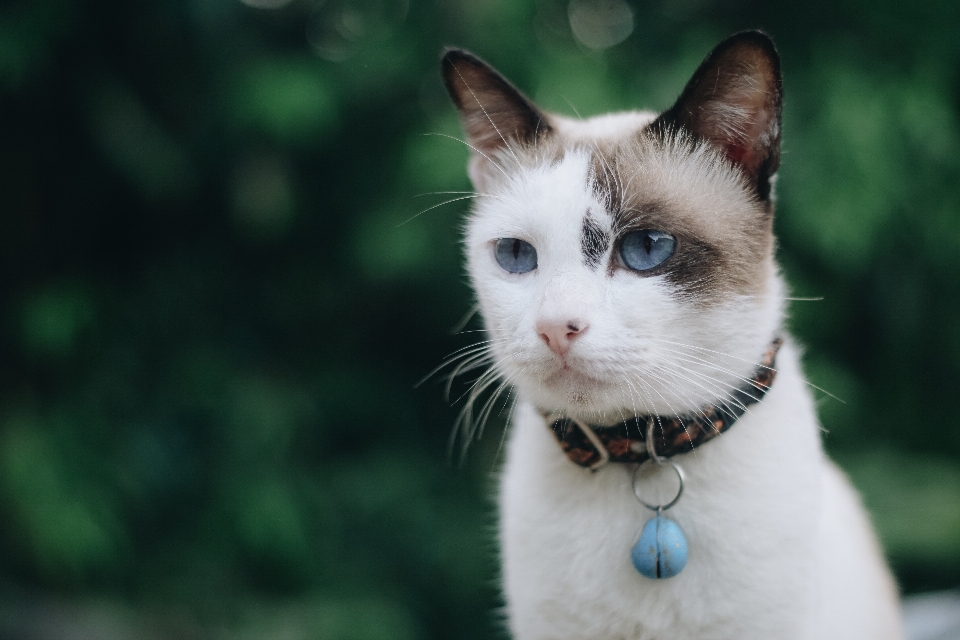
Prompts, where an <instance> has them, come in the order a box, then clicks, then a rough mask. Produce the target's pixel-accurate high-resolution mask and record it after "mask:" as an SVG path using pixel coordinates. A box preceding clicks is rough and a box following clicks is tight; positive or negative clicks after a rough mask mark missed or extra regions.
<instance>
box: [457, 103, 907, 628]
mask: <svg viewBox="0 0 960 640" xmlns="http://www.w3.org/2000/svg"><path fill="white" fill-rule="evenodd" d="M647 121H649V116H648V115H647V114H628V115H626V116H624V115H617V116H608V117H605V118H602V119H594V120H592V121H588V122H587V123H584V124H581V123H575V122H572V121H562V122H560V123H559V124H557V126H558V128H559V129H560V130H561V132H562V133H563V134H564V135H565V136H567V137H568V138H569V139H573V140H576V139H577V138H578V137H579V138H581V139H583V140H587V139H591V138H592V139H597V138H604V137H612V136H622V135H624V132H626V131H629V130H630V129H631V128H634V129H635V128H636V127H637V126H638V124H642V123H644V122H647ZM571 149H573V150H571V151H568V152H567V153H565V154H564V156H563V159H562V160H561V161H559V162H555V163H551V162H548V161H544V162H539V163H537V162H534V163H533V164H532V165H528V166H520V165H519V164H517V163H516V161H515V159H512V158H510V157H509V155H510V154H501V155H500V156H498V157H496V158H493V161H496V162H497V163H498V164H499V165H500V167H501V168H502V169H504V170H503V171H500V169H497V168H496V167H492V166H487V167H486V168H485V169H484V178H483V180H482V181H478V182H481V184H482V188H483V189H484V190H485V193H486V195H488V196H489V197H486V198H482V199H481V202H480V203H479V205H478V206H477V209H476V210H475V211H474V213H473V215H472V216H471V218H470V221H469V223H468V226H467V234H466V252H467V256H468V265H469V272H470V276H471V279H472V282H473V284H474V287H475V289H476V293H477V296H478V299H479V302H480V306H481V309H482V313H483V317H484V319H485V322H486V327H487V330H488V332H489V334H490V335H489V337H490V339H491V341H492V342H491V352H492V361H493V362H494V364H495V366H496V368H497V370H498V371H499V372H500V373H501V374H502V376H503V377H504V378H505V379H507V380H509V381H510V382H511V383H512V384H513V385H514V386H515V388H516V389H517V390H518V394H519V398H520V400H519V402H518V405H517V408H516V411H515V412H514V415H513V420H512V426H511V431H510V435H509V444H508V452H507V456H506V458H507V459H506V465H505V468H504V470H503V475H502V478H501V484H500V493H499V501H500V542H501V547H502V554H503V586H504V592H505V595H506V602H507V607H506V610H507V615H508V620H509V628H510V630H511V632H512V634H513V636H514V637H515V638H516V639H517V640H533V639H544V640H546V639H558V640H559V639H570V640H573V639H577V638H583V639H592V640H601V639H602V640H617V639H623V640H627V639H630V640H641V639H654V638H658V639H661V640H662V639H667V638H669V639H675V640H684V639H688V638H689V639H693V638H698V639H708V638H710V639H713V638H716V639H721V638H730V639H734V638H735V639H738V640H749V639H754V638H756V639H784V640H786V639H809V640H813V639H818V640H822V639H829V638H836V639H838V640H839V639H843V640H858V639H862V640H868V639H869V640H882V639H888V638H889V639H891V640H892V639H896V638H902V637H903V634H902V630H901V623H900V619H899V611H898V605H897V600H896V589H895V587H894V585H893V581H892V579H891V577H890V575H889V573H888V571H887V569H886V568H885V566H884V563H883V559H882V557H881V553H880V551H879V545H878V544H877V542H876V539H875V537H874V534H873V532H872V530H871V527H870V526H869V523H868V521H867V518H866V515H865V514H864V512H863V510H862V508H861V507H860V505H859V501H858V499H857V496H856V494H855V493H854V492H853V490H852V489H851V488H850V486H849V484H848V483H847V482H846V480H845V479H844V477H843V476H842V474H840V472H839V471H838V470H837V469H836V468H835V467H834V466H833V465H832V463H830V462H829V460H827V459H826V458H825V456H824V454H823V452H822V450H821V445H820V437H819V427H818V423H817V418H816V415H815V412H814V408H813V403H812V401H811V398H810V395H809V393H808V391H807V389H806V388H805V383H804V380H803V375H802V373H801V371H800V368H799V362H798V360H799V358H798V353H797V349H796V347H795V346H794V345H793V344H792V343H791V342H790V341H789V340H787V342H786V344H785V345H784V347H783V348H782V349H781V351H780V353H779V355H778V358H777V369H778V372H779V373H778V375H777V378H776V381H775V383H774V384H773V387H772V389H771V391H770V392H769V393H768V394H767V395H766V397H765V398H764V399H763V401H762V402H760V403H759V404H756V405H754V406H752V407H751V408H750V410H749V411H748V412H747V414H746V415H744V416H743V417H742V418H741V419H740V420H739V421H738V422H737V423H736V424H735V425H734V426H733V428H732V429H731V430H730V431H728V432H727V433H725V434H724V435H723V436H721V437H719V438H716V439H714V440H712V441H710V442H708V443H706V444H705V445H704V446H702V447H701V448H698V449H697V450H696V452H695V453H692V454H687V455H684V456H681V457H680V458H678V459H677V461H678V462H679V463H680V464H682V466H683V468H684V471H685V472H686V475H687V484H686V487H687V489H686V492H685V493H684V495H683V497H682V499H681V500H680V502H679V503H678V504H677V506H676V507H674V508H673V509H672V510H671V511H670V512H669V515H670V517H671V518H673V519H674V520H676V521H677V522H678V523H679V524H680V526H681V527H682V528H683V530H684V531H685V533H686V536H687V538H688V541H689V547H690V556H689V562H688V564H687V566H686V568H685V569H684V570H683V571H682V572H681V573H680V574H679V575H678V576H676V577H674V578H670V579H666V580H650V579H647V578H644V577H643V576H641V575H640V574H639V573H637V571H636V570H635V569H634V568H633V566H632V565H631V563H630V559H629V553H630V548H631V547H632V545H633V544H634V542H635V540H636V538H637V536H638V534H639V532H640V529H641V528H642V526H643V524H644V522H645V521H646V520H647V519H648V518H649V517H650V516H651V513H650V512H648V511H646V510H645V509H644V508H643V507H641V506H640V505H639V504H638V503H637V501H636V500H635V499H634V497H633V495H632V493H631V484H630V472H631V469H628V468H626V467H624V466H622V465H617V464H611V465H608V466H606V467H604V468H603V469H601V470H600V471H599V472H597V473H595V474H592V473H590V472H589V471H587V470H585V469H583V468H580V467H578V466H576V465H574V464H573V463H571V462H570V461H569V460H568V459H567V458H566V457H565V456H564V454H563V453H562V451H561V450H560V448H559V446H558V445H557V443H556V441H555V440H554V438H553V436H552V435H551V434H550V432H549V431H548V428H547V426H546V424H545V421H544V418H543V417H541V414H540V412H539V411H538V410H542V411H553V410H563V411H565V412H567V413H568V414H570V415H574V416H579V417H581V418H584V419H586V420H588V421H591V422H594V423H601V424H604V423H605V424H611V423H614V422H616V421H619V420H622V419H624V418H625V417H628V416H630V415H634V414H645V413H650V412H658V413H663V414H669V415H673V414H675V413H682V412H686V411H691V410H695V409H696V407H698V406H702V405H703V404H705V403H707V402H710V401H715V400H716V399H717V398H722V397H723V396H724V394H725V393H727V392H728V391H729V389H731V388H732V387H734V386H736V385H738V384H739V381H740V379H741V378H742V377H743V376H747V375H749V374H751V373H752V372H753V370H754V368H755V366H756V365H755V364H754V363H756V362H757V361H758V360H759V358H760V356H761V354H762V353H763V351H764V350H765V349H766V347H767V345H768V344H769V343H770V341H771V340H772V338H773V337H774V336H775V335H777V334H778V332H780V331H781V325H782V320H783V291H784V287H783V284H782V282H781V280H780V278H779V276H778V275H777V273H776V269H775V267H774V266H773V264H772V262H771V263H770V265H769V269H767V270H766V272H765V273H764V276H763V282H762V284H761V286H759V287H758V288H757V291H758V293H756V294H755V295H733V294H731V295H729V296H726V297H724V298H723V299H722V300H721V301H719V302H717V301H714V302H710V303H706V302H704V301H703V300H701V299H697V298H693V299H690V298H683V297H682V296H677V295H676V292H675V291H674V289H673V287H672V285H671V284H670V283H669V282H668V281H667V280H666V278H665V277H664V276H653V277H642V276H638V275H637V274H635V273H631V272H630V271H628V270H626V269H617V270H613V271H612V272H611V271H610V270H607V269H605V268H604V267H602V266H601V267H600V268H591V267H588V266H587V265H585V264H584V261H583V256H582V254H581V250H580V233H581V226H582V221H583V216H584V213H585V212H586V211H587V210H591V211H594V212H598V215H596V216H594V217H595V220H596V221H597V222H598V223H599V224H600V225H601V227H603V226H604V225H606V228H607V230H610V229H609V227H610V225H611V219H610V217H609V216H608V215H605V214H603V211H604V203H603V202H600V201H598V199H597V197H596V195H595V194H594V193H593V191H592V190H591V188H590V187H589V181H588V179H589V177H590V176H589V162H588V160H589V157H588V154H587V152H586V151H583V152H578V151H576V145H574V146H573V147H571ZM698 149H699V150H698ZM698 149H694V150H693V151H691V150H690V148H689V147H682V146H678V147H677V148H667V147H665V148H663V149H661V150H660V152H659V155H658V154H653V155H650V156H649V157H645V159H644V162H643V163H641V164H642V166H643V167H644V169H643V171H641V172H639V173H638V175H636V176H631V178H630V179H636V180H639V181H641V182H642V184H643V188H644V189H648V190H652V191H653V192H656V193H660V195H662V196H663V197H664V198H667V199H668V201H671V202H681V203H685V206H683V207H679V209H680V213H678V215H685V214H684V213H683V212H686V214H691V213H690V212H701V213H704V212H706V213H708V214H709V215H711V216H713V217H712V218H711V221H707V222H706V223H705V224H706V225H707V226H708V227H709V225H710V224H713V225H715V226H716V227H717V229H716V231H717V233H729V227H730V224H732V222H725V219H728V220H730V221H732V219H733V218H732V217H733V216H736V215H737V212H738V210H742V208H743V207H746V206H751V205H750V203H749V202H747V200H746V196H745V195H744V189H743V186H742V184H741V182H740V179H739V177H738V175H737V174H736V172H735V171H734V170H733V169H732V168H730V167H729V166H728V165H726V164H724V163H722V162H718V161H717V157H716V155H715V154H711V152H709V151H708V150H704V148H703V147H699V148H698ZM638 153H646V152H643V151H642V150H638ZM483 162H485V163H489V162H490V161H487V160H483ZM477 166H478V163H477V161H476V160H475V161H474V165H473V166H472V170H471V174H473V173H474V172H475V171H477V170H478V169H477ZM475 179H476V178H475ZM481 184H478V188H481ZM687 205H688V206H687ZM691 215H692V214H691ZM707 233H710V230H709V229H707ZM498 238H520V239H523V240H526V241H528V242H530V243H531V244H532V245H533V246H534V247H535V248H536V250H537V253H538V268H537V269H536V270H535V271H533V272H531V273H527V274H521V275H516V274H510V273H508V272H506V271H505V270H504V269H502V268H500V266H499V265H498V264H497V262H496V260H495V256H494V251H493V247H494V244H495V242H496V240H497V239H498ZM734 241H735V240H734ZM609 259H610V255H609V250H608V254H607V255H606V256H604V261H603V263H602V264H606V263H607V261H608V260H609ZM540 320H554V321H557V322H565V321H567V320H577V321H578V322H582V323H585V324H586V325H587V329H586V331H584V332H583V333H582V335H581V336H580V337H578V338H577V339H576V341H575V342H574V343H573V346H572V347H571V350H570V352H569V354H568V356H567V358H566V360H561V359H560V358H558V357H557V356H556V355H555V354H554V353H552V352H551V351H550V350H549V349H548V347H547V346H546V345H545V344H544V342H543V340H542V339H541V338H540V336H538V334H537V332H536V330H535V329H534V327H535V325H536V323H537V322H538V321H540Z"/></svg>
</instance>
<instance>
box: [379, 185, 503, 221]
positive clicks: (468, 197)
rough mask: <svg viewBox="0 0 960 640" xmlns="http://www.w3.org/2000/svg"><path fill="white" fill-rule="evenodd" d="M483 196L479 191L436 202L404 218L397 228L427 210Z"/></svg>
mask: <svg viewBox="0 0 960 640" xmlns="http://www.w3.org/2000/svg"><path fill="white" fill-rule="evenodd" d="M482 197H484V195H483V194H479V193H477V194H473V195H469V196H460V197H459V198H450V199H449V200H444V201H443V202H441V203H439V204H435V205H433V206H432V207H427V208H426V209H424V210H423V211H421V212H419V213H417V214H416V215H413V216H410V217H409V218H407V219H406V220H404V221H403V222H401V223H400V224H398V225H397V226H396V227H395V228H399V227H402V226H403V225H405V224H407V223H408V222H411V221H413V220H416V219H417V218H419V217H420V216H422V215H423V214H425V213H426V212H428V211H432V210H434V209H436V208H437V207H442V206H443V205H445V204H452V203H454V202H460V201H461V200H472V199H474V198H482ZM490 197H493V196H490Z"/></svg>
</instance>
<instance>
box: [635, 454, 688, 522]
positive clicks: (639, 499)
mask: <svg viewBox="0 0 960 640" xmlns="http://www.w3.org/2000/svg"><path fill="white" fill-rule="evenodd" d="M665 465H670V466H671V467H673V470H674V472H675V473H676V474H677V480H679V481H680V487H679V488H678V489H677V495H675V496H674V497H673V500H671V501H670V502H668V503H666V504H650V503H649V502H647V501H646V500H644V499H643V498H642V497H640V491H639V490H637V477H638V474H639V473H640V469H641V468H642V467H643V465H642V464H640V465H637V468H636V469H634V470H633V482H632V484H633V496H634V497H635V498H636V499H637V502H639V503H640V504H642V505H643V506H645V507H646V508H647V509H650V510H651V511H657V512H659V511H666V510H667V509H669V508H670V507H672V506H673V505H675V504H677V501H678V500H680V496H681V495H683V469H681V468H680V465H678V464H677V463H675V462H666V463H663V464H661V465H660V466H665Z"/></svg>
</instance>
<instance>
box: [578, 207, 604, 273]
mask: <svg viewBox="0 0 960 640" xmlns="http://www.w3.org/2000/svg"><path fill="white" fill-rule="evenodd" d="M608 244H609V238H608V237H607V232H606V231H604V230H603V228H602V227H601V226H600V225H599V224H598V223H597V221H596V220H594V219H593V216H591V215H590V211H587V215H586V216H585V217H584V218H583V227H582V229H581V231H580V250H581V251H582V252H583V262H584V264H586V265H587V266H588V267H596V266H597V265H598V264H600V259H601V258H602V257H603V254H604V253H606V252H607V245H608Z"/></svg>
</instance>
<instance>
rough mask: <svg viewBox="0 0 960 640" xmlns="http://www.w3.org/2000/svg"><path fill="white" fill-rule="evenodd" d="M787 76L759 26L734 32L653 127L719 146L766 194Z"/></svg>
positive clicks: (777, 152) (777, 153) (774, 168)
mask: <svg viewBox="0 0 960 640" xmlns="http://www.w3.org/2000/svg"><path fill="white" fill-rule="evenodd" d="M782 102H783V82H782V80H781V76H780V56H779V54H778V53H777V49H776V47H774V45H773V41H772V40H770V38H769V37H768V36H767V35H766V34H764V33H762V32H760V31H744V32H742V33H738V34H736V35H733V36H730V37H729V38H727V39H726V40H724V41H723V42H721V43H720V44H719V45H717V46H716V48H715V49H714V50H713V51H712V52H710V55H708V56H707V57H706V59H705V60H704V61H703V62H702V63H701V64H700V67H699V68H698V69H697V71H696V73H694V74H693V78H691V79H690V82H688V83H687V86H686V88H684V90H683V93H681V94H680V97H679V98H678V99H677V102H676V104H674V105H673V107H671V108H670V109H669V110H667V111H665V112H664V113H663V114H662V115H661V116H660V117H659V118H658V119H657V120H656V122H654V124H653V125H652V127H653V128H654V129H655V130H657V129H659V130H660V131H662V132H664V133H669V132H670V131H678V130H680V129H685V130H686V131H687V132H689V133H691V134H693V135H694V136H695V137H697V138H699V139H701V140H705V141H707V142H709V143H711V144H714V145H716V146H717V147H719V149H720V150H721V151H723V153H724V155H725V156H726V157H727V159H728V160H730V162H732V163H733V164H734V165H735V166H737V167H739V168H740V169H741V170H742V171H743V173H744V175H745V176H746V177H747V179H748V181H749V182H750V183H751V184H752V185H755V187H756V190H757V195H758V196H759V197H760V198H761V199H762V200H767V199H769V197H770V179H771V177H772V176H773V175H774V174H775V173H776V171H777V168H778V167H779V166H780V114H781V105H782Z"/></svg>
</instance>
